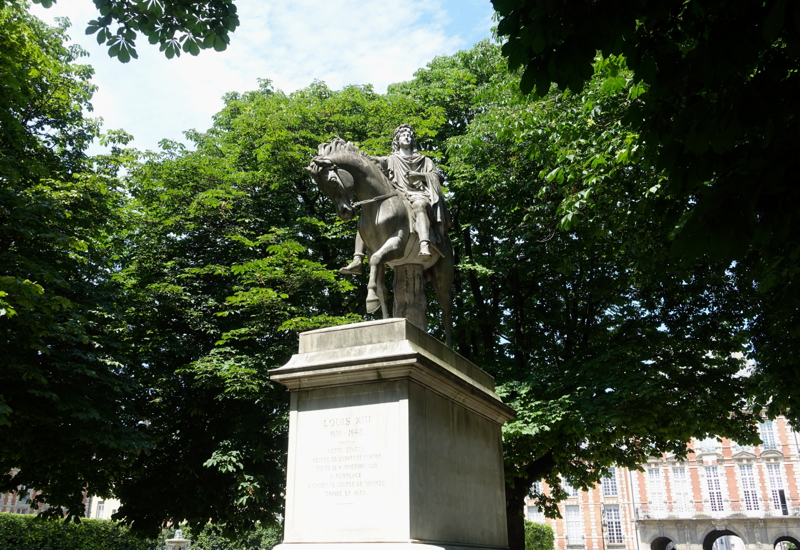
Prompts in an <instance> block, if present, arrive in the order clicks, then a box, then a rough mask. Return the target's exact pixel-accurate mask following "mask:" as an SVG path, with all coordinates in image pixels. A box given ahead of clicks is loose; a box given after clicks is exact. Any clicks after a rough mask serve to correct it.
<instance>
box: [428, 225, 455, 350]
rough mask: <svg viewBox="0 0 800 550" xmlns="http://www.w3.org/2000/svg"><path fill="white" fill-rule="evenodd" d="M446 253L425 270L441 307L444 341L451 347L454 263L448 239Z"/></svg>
mask: <svg viewBox="0 0 800 550" xmlns="http://www.w3.org/2000/svg"><path fill="white" fill-rule="evenodd" d="M444 248H445V250H446V251H447V255H446V256H444V257H442V258H439V261H438V262H436V263H435V264H433V266H431V267H430V268H429V269H428V270H427V272H429V273H430V281H431V284H433V288H434V290H435V291H436V297H437V298H438V300H439V307H440V308H441V309H442V328H444V336H445V343H446V344H447V347H448V348H450V349H453V318H452V310H453V276H454V274H455V265H454V260H453V249H452V246H451V245H450V242H449V239H448V242H447V243H445V246H444Z"/></svg>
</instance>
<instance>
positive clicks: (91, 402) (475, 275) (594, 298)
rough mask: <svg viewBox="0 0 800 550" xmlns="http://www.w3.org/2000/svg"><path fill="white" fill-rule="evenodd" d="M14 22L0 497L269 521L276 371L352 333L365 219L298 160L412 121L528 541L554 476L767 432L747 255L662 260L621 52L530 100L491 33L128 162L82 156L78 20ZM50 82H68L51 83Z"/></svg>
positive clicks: (252, 103) (650, 169)
mask: <svg viewBox="0 0 800 550" xmlns="http://www.w3.org/2000/svg"><path fill="white" fill-rule="evenodd" d="M5 10H7V11H3V12H2V13H4V14H6V13H12V12H13V16H9V17H6V18H4V19H3V20H2V21H3V25H5V27H4V28H5V29H7V31H6V32H7V33H8V34H9V35H10V36H12V37H14V42H13V43H12V44H13V48H16V49H13V50H10V51H12V52H15V53H13V55H11V54H9V55H10V56H11V57H8V59H9V60H10V61H8V62H7V63H6V65H3V67H6V66H7V68H4V69H3V71H4V74H6V73H7V74H11V75H16V77H15V78H17V82H19V83H20V84H19V86H17V87H14V85H13V82H15V81H13V80H5V79H4V80H3V81H2V82H3V85H5V83H6V82H12V85H8V86H4V87H3V88H2V90H3V96H2V97H3V99H2V101H4V103H3V105H7V106H9V107H7V108H6V110H5V111H3V113H2V115H0V116H5V117H7V118H8V119H9V120H14V121H18V120H27V119H24V118H20V117H24V116H25V113H26V112H27V111H26V110H25V105H28V104H30V105H33V106H35V107H36V108H37V109H39V110H38V111H36V110H35V109H34V112H35V113H40V114H39V115H37V116H39V117H40V118H42V120H45V119H46V117H50V118H49V119H47V120H49V122H46V123H44V124H42V125H40V126H37V125H36V124H34V123H28V124H17V125H16V126H14V125H9V126H8V127H6V126H3V131H6V128H8V134H7V136H8V137H6V134H4V137H3V139H4V141H3V142H2V146H3V157H2V159H0V161H1V162H2V164H1V165H0V166H2V167H3V170H4V171H3V172H2V174H0V176H1V177H2V178H3V187H2V191H0V192H2V193H3V194H2V200H3V201H4V202H3V203H2V204H3V206H4V209H3V210H0V216H3V217H2V226H0V230H1V231H2V233H1V234H0V235H1V236H2V238H3V239H5V241H6V242H7V243H8V246H7V247H6V248H4V249H3V250H2V251H0V254H2V255H3V256H2V260H3V263H2V264H0V265H2V266H3V269H4V270H6V271H4V272H3V278H2V279H0V282H2V284H4V285H6V286H7V287H8V288H6V287H3V292H5V293H6V294H5V295H3V296H0V299H2V300H4V305H3V306H2V307H4V308H5V312H6V313H5V314H4V316H3V317H2V318H0V323H2V325H0V326H2V327H3V337H4V339H5V340H4V342H5V343H6V344H7V347H8V349H11V350H12V352H11V353H10V354H9V355H8V356H7V358H6V357H4V358H3V363H2V368H3V372H2V376H3V386H2V395H3V405H4V407H5V408H4V409H3V410H2V411H0V412H1V413H2V415H3V416H0V418H3V419H4V420H5V421H6V422H5V425H3V426H0V434H2V437H3V439H2V441H1V442H0V443H2V444H0V449H2V452H1V453H0V467H5V468H7V469H10V468H12V467H14V468H20V471H19V473H18V474H17V477H15V478H14V479H13V480H12V479H10V478H8V477H7V478H6V479H5V480H4V482H5V484H6V485H5V487H7V488H13V487H14V486H16V485H18V484H20V483H23V484H26V485H28V486H31V487H36V488H37V489H38V490H40V491H42V493H41V497H40V498H41V499H44V500H47V501H48V502H49V503H50V504H51V505H55V506H64V507H66V508H67V509H68V512H69V513H70V514H73V515H76V516H77V515H81V513H82V506H83V505H82V503H81V502H80V497H81V495H82V491H83V490H84V489H88V491H89V492H90V493H93V494H99V495H106V494H110V493H111V492H112V490H113V493H114V495H115V496H116V497H118V498H119V499H120V500H121V501H122V503H123V504H122V506H121V508H120V509H119V511H118V513H117V516H116V518H117V519H121V520H124V521H126V522H129V523H132V525H133V527H134V528H135V529H138V530H140V531H141V532H143V533H147V534H150V535H154V534H156V533H157V532H158V530H159V528H160V527H162V526H164V525H165V524H166V523H168V522H172V523H179V522H182V521H188V522H189V524H190V525H191V528H193V529H195V532H200V530H202V528H203V526H204V525H206V524H207V523H208V522H209V520H211V521H213V522H214V523H215V524H218V525H219V526H220V529H222V530H223V531H224V534H226V535H242V534H243V533H245V532H247V531H249V530H252V529H253V528H255V526H256V525H262V526H269V525H273V524H274V523H275V522H276V519H277V517H278V516H279V515H280V514H281V512H282V506H283V496H282V494H283V483H284V480H285V470H284V464H285V452H286V445H287V443H286V435H287V434H286V430H287V422H286V416H287V415H286V412H287V408H288V407H287V404H288V393H287V391H286V390H285V388H283V387H281V386H276V385H274V384H272V383H271V382H270V380H269V376H268V370H269V369H270V368H274V367H277V366H280V365H282V364H284V363H285V362H286V361H287V360H288V358H289V356H290V355H291V354H292V353H293V352H294V351H295V350H296V345H297V332H298V331H300V330H306V329H310V328H317V327H323V326H328V325H333V324H337V323H344V322H351V321H354V320H359V319H362V318H363V316H362V315H361V314H360V312H362V311H363V304H364V299H365V296H364V294H365V289H364V288H363V285H355V284H353V282H354V280H353V279H349V278H346V277H342V276H339V275H338V274H336V272H335V270H336V268H338V267H341V266H342V265H344V264H345V263H346V259H347V258H348V257H349V256H350V253H351V251H352V238H353V236H354V233H355V225H354V224H353V223H352V222H347V223H344V222H340V221H338V220H337V219H335V215H334V211H333V208H332V207H331V205H330V204H329V203H328V201H327V199H326V198H325V197H324V195H323V194H322V193H321V192H320V191H319V190H318V189H317V187H316V186H315V185H314V183H313V181H312V180H311V179H310V178H309V177H308V175H307V174H306V173H305V172H304V171H303V167H304V166H306V165H307V163H308V161H309V159H310V158H311V157H312V156H313V155H314V154H316V148H317V145H318V144H319V143H321V142H325V141H329V140H330V139H331V138H333V137H334V136H337V135H338V136H340V137H342V138H344V139H347V140H349V141H353V142H355V143H356V144H357V145H358V146H359V147H360V149H361V150H363V151H365V152H367V153H369V154H373V155H379V154H387V153H388V152H389V147H390V142H391V135H392V132H393V130H394V129H395V128H396V127H397V126H398V125H399V124H400V123H403V122H410V123H411V124H412V125H414V126H415V128H416V130H417V133H418V135H419V138H420V142H421V144H422V146H423V149H424V150H425V151H426V154H430V155H432V156H434V157H435V158H436V160H437V162H438V163H439V165H440V166H441V167H442V170H443V172H444V173H445V176H446V180H447V192H448V204H449V206H450V208H451V210H452V214H453V216H452V218H453V230H452V237H453V242H454V246H455V253H456V260H457V264H458V271H457V276H456V281H455V299H456V307H455V311H454V313H455V331H454V341H455V346H456V348H457V350H458V351H459V352H460V353H461V354H463V355H464V356H466V357H468V358H470V359H471V360H473V361H474V362H475V363H477V364H478V365H479V366H481V367H483V368H484V369H486V370H487V371H489V372H490V373H492V374H493V375H495V376H496V377H497V382H498V392H499V393H500V394H501V395H502V396H503V398H504V399H505V400H506V402H507V403H509V404H510V405H512V406H513V407H514V408H515V410H516V411H517V414H518V417H517V419H516V420H515V421H513V422H511V423H509V424H507V426H506V428H505V433H504V442H505V456H506V460H505V464H506V483H507V487H506V492H507V495H508V513H509V529H510V534H511V543H512V547H513V548H514V550H517V549H521V548H522V547H523V545H524V540H525V536H524V524H523V518H522V516H521V515H520V511H521V503H522V500H523V497H524V496H526V495H527V493H528V491H529V488H530V486H531V483H532V482H533V481H535V480H538V479H545V480H547V481H548V484H549V485H550V486H551V487H553V488H554V490H553V492H552V494H551V495H549V496H545V495H535V496H536V498H537V501H538V504H539V505H540V507H542V508H543V509H544V510H545V511H546V512H547V513H548V514H551V515H552V514H556V513H557V507H556V502H557V501H558V500H559V499H561V498H563V497H564V496H565V495H564V494H563V492H561V491H560V490H559V488H560V487H561V484H560V479H561V478H566V479H567V480H568V481H569V482H570V483H571V484H572V485H573V486H576V487H581V488H586V487H588V486H590V485H592V484H594V483H596V482H597V481H599V480H600V479H601V477H602V476H603V475H604V474H605V473H606V471H607V468H608V467H610V466H612V465H620V466H628V467H635V466H636V465H637V464H639V463H641V462H643V461H645V460H646V458H647V457H648V456H650V455H653V454H659V453H661V452H672V453H675V454H677V455H680V454H683V453H684V452H685V443H686V442H687V440H688V439H689V438H690V437H692V436H694V437H703V436H705V435H707V434H715V435H723V436H728V437H732V438H734V439H736V440H738V441H740V442H742V443H746V442H754V441H755V439H756V435H755V432H754V430H753V417H752V416H751V415H748V414H747V413H746V412H745V413H740V412H736V411H742V410H745V406H746V405H747V404H748V403H747V398H748V396H749V395H751V394H748V391H751V392H752V386H750V387H748V384H750V383H751V380H755V378H753V379H750V380H749V379H747V378H746V377H743V376H741V371H742V368H743V367H744V362H743V360H742V359H741V357H742V355H741V354H742V352H745V351H747V349H748V345H749V342H750V340H751V338H752V332H751V331H752V330H753V327H754V326H757V323H758V322H761V321H760V318H759V319H757V320H756V322H754V321H753V317H752V312H753V311H754V310H753V304H752V300H753V299H754V298H753V296H754V294H753V292H752V291H747V292H743V288H745V287H746V285H747V282H748V281H750V280H751V279H748V278H747V273H744V274H743V273H742V272H740V270H741V269H746V268H747V266H748V265H749V264H748V261H749V259H748V258H745V259H744V260H742V261H741V262H739V263H738V264H737V265H735V266H733V267H731V265H730V262H729V261H727V260H726V259H725V258H722V259H718V258H714V257H711V256H708V255H706V256H701V257H698V258H695V259H693V260H692V261H685V260H681V259H676V258H675V257H674V256H673V254H672V252H671V250H670V245H669V242H668V241H667V240H665V239H664V238H663V236H662V235H661V233H660V227H661V226H662V224H663V223H664V222H663V220H664V219H665V218H664V216H665V215H666V214H664V212H668V211H669V209H670V208H676V206H675V204H676V203H675V199H674V198H673V197H672V196H671V195H669V194H666V193H665V192H663V191H662V189H664V188H665V186H666V185H667V184H666V183H665V182H667V181H668V180H669V178H670V175H669V171H668V169H667V168H663V167H659V166H658V165H656V164H654V163H652V162H646V161H643V159H645V158H646V157H645V156H644V153H643V152H642V151H643V147H644V146H643V145H642V141H641V136H640V134H638V133H637V132H635V131H634V130H632V129H631V127H630V126H628V125H626V124H625V122H624V119H625V116H626V114H627V113H629V112H630V110H631V108H632V105H635V104H637V102H638V101H640V100H639V98H638V97H641V96H638V97H637V94H640V92H641V89H640V88H639V87H637V84H636V83H635V80H634V78H633V76H632V74H631V73H629V72H626V71H625V70H624V69H623V68H621V65H620V64H619V62H618V60H617V58H613V59H607V58H599V59H597V60H596V62H595V65H594V69H593V71H594V76H593V77H592V78H591V80H590V82H589V84H588V86H587V87H585V88H584V89H582V90H581V91H580V93H575V92H572V91H563V92H559V91H558V90H555V89H554V90H550V91H548V93H547V94H546V95H545V96H543V97H540V98H534V97H530V96H525V95H523V94H521V93H520V91H519V84H520V78H521V75H520V74H519V72H518V71H512V70H509V69H508V67H507V66H506V62H505V60H504V59H503V57H502V55H501V52H500V48H499V47H498V46H496V45H492V44H490V43H488V42H482V43H480V44H478V45H476V46H475V47H474V48H472V49H471V50H469V51H464V52H459V53H457V54H455V55H453V56H447V57H440V58H436V59H435V60H434V61H432V62H431V63H430V64H429V65H428V67H426V68H424V69H421V70H420V71H418V72H417V73H416V75H415V77H414V79H413V80H411V81H408V82H404V83H400V84H396V85H393V86H391V87H390V88H389V90H388V92H387V93H386V94H377V93H375V92H374V91H373V90H372V89H371V88H370V87H368V86H351V87H346V88H344V89H342V90H340V91H333V90H330V89H329V88H327V87H326V86H325V85H324V84H322V83H319V82H316V83H313V84H312V85H311V86H309V87H308V88H306V89H302V90H299V91H297V92H294V93H292V94H285V93H282V92H280V91H277V90H275V89H274V88H273V87H272V86H271V84H270V83H269V82H268V81H262V82H261V85H260V87H259V89H258V90H255V91H252V92H247V93H244V94H237V93H231V94H229V95H228V96H226V98H225V107H224V109H223V110H222V111H221V112H220V113H218V114H217V115H216V116H215V118H214V124H213V126H212V128H210V129H209V130H208V131H207V132H204V133H200V132H195V131H192V132H188V133H187V136H188V138H189V139H190V140H191V141H192V142H193V144H194V146H193V149H191V150H190V149H187V148H185V147H183V146H181V145H179V144H176V143H172V142H168V141H165V142H163V143H162V151H161V152H159V153H139V152H136V151H132V150H127V149H125V144H126V142H127V141H128V139H129V136H127V135H126V134H124V132H121V131H117V132H110V133H109V134H107V135H106V137H105V138H104V140H105V142H106V143H107V144H110V145H112V146H113V149H112V152H111V154H109V155H104V156H101V157H97V158H95V159H92V160H93V162H92V164H89V163H88V162H87V159H86V158H85V156H84V154H83V148H84V147H85V144H86V143H87V142H88V139H90V138H91V136H93V135H94V133H95V132H96V130H95V129H94V127H93V126H92V123H91V121H87V120H85V119H84V118H83V116H82V115H80V106H82V105H88V101H89V97H90V94H91V87H90V86H89V84H88V80H87V79H88V77H89V75H90V72H89V71H88V70H87V69H82V68H80V67H78V66H76V65H75V64H74V63H73V61H74V54H75V53H74V52H73V53H70V51H69V50H66V49H64V48H63V46H61V43H62V41H63V29H61V30H58V29H55V30H54V29H48V28H47V27H45V26H43V25H41V23H39V22H37V21H36V20H34V19H32V18H30V17H28V16H27V15H25V14H24V12H23V11H22V10H21V8H19V7H11V8H5ZM13 10H16V11H15V12H14V11H13ZM26 52H28V53H26ZM15 56H16V57H15ZM26 56H27V57H26ZM37 56H38V58H39V59H41V62H39V65H41V66H42V67H43V68H48V67H49V69H48V70H50V71H51V72H52V74H50V75H48V77H47V78H46V79H44V80H43V81H42V82H37V80H36V79H37V78H38V75H39V74H41V69H39V68H38V67H39V65H36V64H35V63H34V62H33V61H31V62H28V61H24V62H22V61H16V59H21V60H26V59H33V60H35V59H37ZM4 59H5V58H4ZM25 63H27V65H26V64H25ZM37 71H38V72H37ZM59 78H60V79H61V80H60V82H61V83H62V84H61V85H60V88H59V89H60V90H65V91H64V94H59V93H49V94H48V93H47V92H48V91H50V92H52V91H53V90H50V89H49V88H47V86H49V85H50V83H51V82H57V81H58V79H59ZM26 94H27V95H26ZM37 94H42V95H37ZM50 101H55V103H54V104H52V106H51V103H49V102H50ZM59 102H60V103H59ZM15 109H16V110H15ZM59 109H61V110H59ZM76 112H77V113H78V114H77V115H76V114H75V113H76ZM70 117H72V118H70ZM29 120H38V119H36V118H32V119H29ZM15 128H16V130H15ZM14 132H16V133H14ZM37 132H38V133H37ZM20 147H21V149H20ZM123 166H124V167H125V172H126V174H127V175H126V176H125V178H124V179H123V180H120V179H118V178H117V174H118V173H119V169H120V168H121V167H123ZM123 183H124V185H123ZM691 208H692V206H691V205H688V206H687V205H684V213H686V212H689V210H691ZM578 221H579V222H580V223H578ZM31 289H32V290H31ZM54 304H55V305H54ZM436 314H437V311H436V310H435V309H434V308H432V309H431V311H430V315H431V316H432V317H433V316H435V315H436ZM431 325H433V326H436V325H437V324H436V323H431ZM761 380H764V378H761ZM732 411H733V412H732ZM42 438H46V439H42ZM44 440H46V441H47V443H48V449H46V451H45V452H42V453H30V452H24V451H25V449H27V448H32V447H34V446H38V444H39V443H41V442H42V441H44ZM15 443H20V445H15ZM76 443H77V444H76ZM53 510H54V511H56V508H54V509H53Z"/></svg>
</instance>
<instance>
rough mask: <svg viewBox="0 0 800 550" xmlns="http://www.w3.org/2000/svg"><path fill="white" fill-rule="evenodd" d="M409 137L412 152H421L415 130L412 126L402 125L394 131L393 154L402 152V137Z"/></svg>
mask: <svg viewBox="0 0 800 550" xmlns="http://www.w3.org/2000/svg"><path fill="white" fill-rule="evenodd" d="M403 136H408V137H410V139H411V152H412V153H416V152H418V151H419V145H418V144H417V133H416V132H414V128H413V127H412V126H411V125H410V124H401V125H400V126H398V127H397V129H396V130H395V131H394V136H393V137H392V153H399V152H400V140H401V137H403Z"/></svg>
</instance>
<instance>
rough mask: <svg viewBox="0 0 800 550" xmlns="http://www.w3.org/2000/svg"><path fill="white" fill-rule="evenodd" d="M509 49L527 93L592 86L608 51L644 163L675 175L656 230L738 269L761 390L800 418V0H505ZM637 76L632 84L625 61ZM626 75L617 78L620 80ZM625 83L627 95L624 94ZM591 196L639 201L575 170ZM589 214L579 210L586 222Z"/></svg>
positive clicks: (681, 248) (779, 408) (652, 192)
mask: <svg viewBox="0 0 800 550" xmlns="http://www.w3.org/2000/svg"><path fill="white" fill-rule="evenodd" d="M493 4H494V6H495V8H496V9H497V11H498V13H499V16H500V23H499V26H498V30H499V33H500V34H501V35H503V36H505V37H507V39H508V40H507V43H506V44H505V45H504V46H503V53H504V55H506V56H507V57H508V59H509V61H510V64H511V66H512V67H514V68H516V67H524V73H523V75H522V80H521V87H522V90H523V91H524V92H528V91H530V90H532V89H534V88H536V90H537V93H538V94H540V95H542V94H545V93H547V91H548V89H549V87H550V82H551V81H553V82H556V83H557V84H558V85H559V86H560V87H562V88H565V87H569V88H570V89H571V90H573V92H578V91H580V90H581V89H582V88H583V86H584V84H585V82H587V81H589V79H590V78H591V77H592V74H593V71H592V64H593V62H594V59H595V55H596V52H597V51H598V50H600V51H601V52H602V56H603V58H602V61H601V62H602V63H605V64H606V66H607V69H609V70H608V75H607V83H608V85H609V87H610V91H611V92H621V91H627V92H628V93H629V97H630V99H631V101H630V102H629V103H628V105H627V106H626V107H625V110H624V113H623V115H624V116H623V119H624V120H625V121H626V122H627V124H628V127H629V128H631V129H632V130H633V131H634V132H636V134H637V135H638V138H637V142H636V144H637V147H638V151H637V153H636V156H637V158H638V159H639V160H638V162H641V163H644V164H647V165H649V166H653V167H654V169H656V170H659V171H661V172H662V173H663V176H664V177H663V179H661V180H660V181H659V182H658V185H655V186H651V185H650V184H645V185H647V186H646V187H645V186H641V187H639V188H638V189H637V190H636V193H635V194H634V201H639V200H641V199H642V197H646V196H648V191H649V198H650V201H651V203H652V204H653V206H654V208H653V209H648V210H647V214H648V215H649V216H650V217H651V219H654V220H657V221H658V223H657V224H654V225H653V226H652V230H651V231H652V233H653V234H654V236H656V237H658V238H661V239H663V240H667V241H670V242H671V243H672V244H671V252H672V253H673V254H675V255H676V256H679V257H681V258H684V259H685V260H686V262H687V263H689V264H690V263H691V261H692V260H693V259H694V258H702V257H703V256H710V257H714V258H719V259H721V260H723V263H724V267H723V269H727V268H729V267H731V266H732V267H731V269H732V270H733V271H734V272H735V273H736V275H737V279H738V281H739V284H738V288H739V292H740V293H741V296H742V297H743V299H745V300H746V301H747V303H748V307H749V312H748V316H749V317H750V319H751V330H752V344H753V348H752V357H753V358H754V359H755V360H756V362H757V363H756V367H755V371H754V374H757V376H753V377H752V379H751V380H752V382H753V384H754V386H755V387H754V389H753V393H754V394H755V395H758V396H760V399H759V402H758V406H763V405H766V406H768V407H769V410H770V414H772V415H775V414H779V413H785V414H789V415H790V416H791V417H792V418H794V419H797V418H798V417H797V416H796V414H797V413H796V411H798V410H800V408H798V406H797V405H798V403H797V397H796V395H794V392H791V391H788V388H790V387H791V386H792V382H793V381H797V380H798V379H797V376H798V372H800V369H798V368H797V366H798V356H797V349H798V346H797V344H798V342H797V339H798V327H800V319H798V316H797V311H798V308H799V307H800V303H798V298H797V297H798V295H800V294H798V292H797V288H796V285H797V280H798V276H800V235H798V231H797V220H798V217H799V216H800V210H798V204H800V200H799V199H800V196H799V195H798V189H800V187H798V185H797V183H798V182H797V177H798V176H797V174H798V172H799V171H800V165H798V158H800V157H798V155H797V154H796V150H795V149H796V145H795V144H796V143H797V142H798V139H800V116H799V115H800V111H798V108H799V107H798V102H797V101H796V98H797V97H798V96H800V72H798V68H800V62H799V61H800V6H798V5H796V4H793V3H790V2H785V1H782V0H771V1H768V2H760V3H759V2H747V1H744V0H742V1H735V2H719V1H716V0H703V1H700V2H691V3H685V2H678V1H671V2H658V3H652V2H650V3H647V2H613V3H611V2H603V1H601V2H588V1H587V2H581V1H579V2H567V3H556V2H549V1H547V0H493ZM625 66H627V67H630V69H631V70H632V78H633V80H634V81H635V84H634V85H633V86H630V87H626V86H624V85H623V84H624V80H625V77H624V76H623V75H622V74H621V73H620V69H621V68H624V67H625ZM615 82H616V84H614V83H615ZM623 88H625V90H623ZM570 183H571V184H572V190H570V191H566V192H565V193H564V194H565V195H570V196H572V197H573V198H571V199H569V200H570V201H571V202H572V203H573V204H577V202H578V201H577V200H575V199H574V197H575V196H576V195H578V194H584V195H587V196H592V197H596V198H597V199H598V200H606V201H608V202H609V204H616V205H622V206H623V208H628V205H629V204H631V202H630V201H629V198H628V197H626V196H621V195H613V194H608V195H603V194H602V193H598V191H601V190H598V189H596V188H595V185H594V182H593V181H592V180H591V179H588V178H587V179H584V178H580V177H579V178H574V179H573V180H571V182H570ZM580 213H581V212H580V209H578V208H576V209H573V211H572V214H573V215H574V216H579V215H580Z"/></svg>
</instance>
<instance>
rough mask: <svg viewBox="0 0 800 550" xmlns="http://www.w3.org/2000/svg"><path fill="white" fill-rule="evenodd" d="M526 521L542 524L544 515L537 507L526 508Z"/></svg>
mask: <svg viewBox="0 0 800 550" xmlns="http://www.w3.org/2000/svg"><path fill="white" fill-rule="evenodd" d="M528 521H534V522H536V523H544V514H543V513H542V511H541V510H540V509H539V507H538V506H528Z"/></svg>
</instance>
